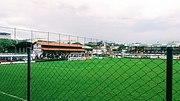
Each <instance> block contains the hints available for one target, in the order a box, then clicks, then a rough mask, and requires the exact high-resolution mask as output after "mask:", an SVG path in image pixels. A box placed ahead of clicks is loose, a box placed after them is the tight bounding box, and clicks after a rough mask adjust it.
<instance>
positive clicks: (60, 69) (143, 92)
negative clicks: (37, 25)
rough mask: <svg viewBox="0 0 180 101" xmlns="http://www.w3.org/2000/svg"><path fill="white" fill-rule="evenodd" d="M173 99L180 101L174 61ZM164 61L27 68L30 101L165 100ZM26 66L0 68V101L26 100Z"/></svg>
mask: <svg viewBox="0 0 180 101" xmlns="http://www.w3.org/2000/svg"><path fill="white" fill-rule="evenodd" d="M173 68H174V71H173V72H174V75H173V78H174V79H173V99H174V100H180V97H179V95H180V93H179V92H180V74H179V71H180V61H179V60H174V66H173ZM165 83H166V60H150V59H128V58H121V59H115V58H106V59H94V60H82V61H51V62H36V63H32V64H31V99H32V101H44V100H45V101H69V100H70V101H71V100H72V101H106V100H111V101H129V100H135V101H144V100H148V101H149V100H152V101H154V100H156V101H162V100H165V98H166V97H165V96H166V95H165V91H166V88H165V87H166V85H165ZM26 88H27V64H7V65H0V101H21V100H25V99H27V96H26V95H27V90H26Z"/></svg>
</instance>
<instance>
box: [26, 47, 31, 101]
mask: <svg viewBox="0 0 180 101" xmlns="http://www.w3.org/2000/svg"><path fill="white" fill-rule="evenodd" d="M27 54H28V68H27V101H30V95H31V93H30V91H31V90H30V86H31V84H30V83H31V82H30V80H31V68H30V67H31V48H27Z"/></svg>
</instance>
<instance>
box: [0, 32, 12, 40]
mask: <svg viewBox="0 0 180 101" xmlns="http://www.w3.org/2000/svg"><path fill="white" fill-rule="evenodd" d="M0 39H11V34H10V33H5V32H0Z"/></svg>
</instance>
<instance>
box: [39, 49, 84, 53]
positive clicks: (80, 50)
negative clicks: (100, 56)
mask: <svg viewBox="0 0 180 101" xmlns="http://www.w3.org/2000/svg"><path fill="white" fill-rule="evenodd" d="M42 50H49V51H76V52H85V50H84V49H71V48H42Z"/></svg>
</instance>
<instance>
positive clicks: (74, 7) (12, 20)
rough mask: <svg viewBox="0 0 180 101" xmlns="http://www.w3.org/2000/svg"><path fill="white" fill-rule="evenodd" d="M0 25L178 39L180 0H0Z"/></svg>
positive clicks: (129, 39) (114, 37)
mask: <svg viewBox="0 0 180 101" xmlns="http://www.w3.org/2000/svg"><path fill="white" fill-rule="evenodd" d="M0 26H8V27H17V28H24V29H37V30H41V31H50V32H61V33H64V34H71V35H78V36H83V37H92V38H97V39H103V40H110V41H112V42H119V43H135V42H141V43H156V42H160V43H167V42H171V41H180V0H0Z"/></svg>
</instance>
